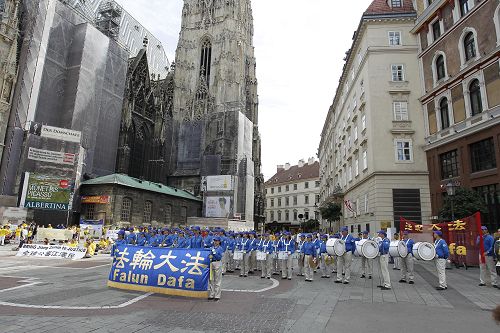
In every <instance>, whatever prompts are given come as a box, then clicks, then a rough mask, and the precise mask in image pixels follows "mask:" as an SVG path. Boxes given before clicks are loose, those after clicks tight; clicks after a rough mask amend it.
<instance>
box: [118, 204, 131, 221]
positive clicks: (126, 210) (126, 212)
mask: <svg viewBox="0 0 500 333" xmlns="http://www.w3.org/2000/svg"><path fill="white" fill-rule="evenodd" d="M131 211H132V199H129V198H123V201H122V210H121V213H120V220H121V221H123V222H130V212H131Z"/></svg>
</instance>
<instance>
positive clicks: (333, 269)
mask: <svg viewBox="0 0 500 333" xmlns="http://www.w3.org/2000/svg"><path fill="white" fill-rule="evenodd" d="M331 238H334V239H340V234H339V233H335V234H333V236H332V237H331ZM338 262H339V257H338V256H337V255H334V256H333V265H332V274H337V263H338Z"/></svg>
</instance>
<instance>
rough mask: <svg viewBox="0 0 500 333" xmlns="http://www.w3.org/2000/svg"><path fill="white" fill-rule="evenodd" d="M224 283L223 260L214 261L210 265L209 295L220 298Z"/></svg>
mask: <svg viewBox="0 0 500 333" xmlns="http://www.w3.org/2000/svg"><path fill="white" fill-rule="evenodd" d="M221 284H222V262H220V261H214V262H212V263H211V265H210V280H209V283H208V290H209V293H208V297H210V298H220V295H221V287H220V286H221Z"/></svg>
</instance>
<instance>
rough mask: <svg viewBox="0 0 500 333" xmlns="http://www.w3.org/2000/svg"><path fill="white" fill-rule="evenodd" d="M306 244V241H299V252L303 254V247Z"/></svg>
mask: <svg viewBox="0 0 500 333" xmlns="http://www.w3.org/2000/svg"><path fill="white" fill-rule="evenodd" d="M305 243H306V242H305V241H303V242H302V241H299V242H298V243H297V252H301V253H302V246H303V245H304V244H305Z"/></svg>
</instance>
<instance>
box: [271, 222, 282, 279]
mask: <svg viewBox="0 0 500 333" xmlns="http://www.w3.org/2000/svg"><path fill="white" fill-rule="evenodd" d="M280 243H281V234H280V233H278V232H277V233H275V234H274V240H273V256H274V257H273V273H272V274H273V275H279V274H280V268H281V267H280V263H279V259H278V252H279V247H280Z"/></svg>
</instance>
